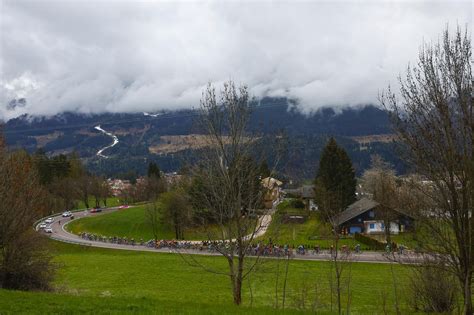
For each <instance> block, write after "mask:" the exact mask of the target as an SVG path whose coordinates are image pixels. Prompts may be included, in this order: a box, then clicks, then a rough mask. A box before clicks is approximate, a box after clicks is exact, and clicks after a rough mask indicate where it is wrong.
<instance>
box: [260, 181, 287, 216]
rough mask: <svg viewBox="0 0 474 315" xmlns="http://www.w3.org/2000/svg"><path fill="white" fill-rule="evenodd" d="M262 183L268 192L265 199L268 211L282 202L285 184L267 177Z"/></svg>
mask: <svg viewBox="0 0 474 315" xmlns="http://www.w3.org/2000/svg"><path fill="white" fill-rule="evenodd" d="M261 183H262V186H263V187H264V188H265V190H266V192H265V196H264V199H263V202H264V206H265V208H266V209H271V208H273V206H274V204H275V203H276V202H277V201H279V200H280V197H281V186H282V185H283V183H282V182H281V181H279V180H278V179H275V178H273V177H266V178H264V179H262V181H261Z"/></svg>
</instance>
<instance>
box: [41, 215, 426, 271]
mask: <svg viewBox="0 0 474 315" xmlns="http://www.w3.org/2000/svg"><path fill="white" fill-rule="evenodd" d="M118 210H119V208H118V207H111V208H107V209H104V210H102V212H100V213H90V212H88V211H87V210H83V211H78V212H74V219H72V220H71V219H70V218H64V217H62V216H61V215H56V216H52V218H53V219H54V222H53V223H52V224H51V228H52V230H53V231H52V233H45V234H46V235H48V236H49V237H50V238H52V239H54V240H58V241H61V242H66V243H74V244H79V245H85V246H93V247H100V248H109V249H121V250H134V251H144V252H159V253H178V250H176V249H169V248H160V249H155V248H150V247H146V246H142V245H134V246H132V245H123V244H113V243H104V242H99V241H89V240H85V239H82V238H81V237H79V236H78V235H75V234H72V233H69V232H68V231H66V229H65V226H66V225H67V224H69V223H70V222H72V221H74V220H78V219H81V218H85V217H93V216H99V215H104V214H107V213H112V212H115V211H118ZM269 220H271V219H269V218H266V219H265V221H266V222H265V223H264V224H265V227H267V226H268V224H269ZM38 225H39V223H38ZM35 228H36V230H38V226H36V227H35ZM265 230H266V228H265ZM41 233H44V232H41ZM263 233H264V232H263ZM263 233H258V234H259V236H260V234H263ZM179 253H186V254H196V255H208V256H219V255H220V254H219V253H210V252H208V251H200V250H192V249H187V250H179ZM262 257H264V256H262ZM264 258H273V257H264ZM395 258H396V259H397V260H399V261H401V262H403V263H416V262H417V261H419V260H420V259H421V257H420V256H419V255H416V254H413V253H407V254H404V255H398V254H395ZM292 259H296V260H322V261H329V260H331V255H330V254H329V253H326V252H324V253H320V254H307V255H294V256H293V258H292ZM350 260H351V261H353V262H372V263H389V262H390V260H389V259H388V258H387V257H386V255H385V254H384V253H382V252H370V251H364V252H361V253H359V254H355V253H353V254H352V256H351V259H350Z"/></svg>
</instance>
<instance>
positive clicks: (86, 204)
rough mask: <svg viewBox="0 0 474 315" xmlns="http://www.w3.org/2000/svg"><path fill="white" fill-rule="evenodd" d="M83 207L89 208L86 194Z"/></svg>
mask: <svg viewBox="0 0 474 315" xmlns="http://www.w3.org/2000/svg"><path fill="white" fill-rule="evenodd" d="M84 206H85V207H86V208H89V196H88V195H87V194H85V195H84Z"/></svg>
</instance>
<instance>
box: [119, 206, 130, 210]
mask: <svg viewBox="0 0 474 315" xmlns="http://www.w3.org/2000/svg"><path fill="white" fill-rule="evenodd" d="M128 207H129V205H121V206H120V207H118V208H119V209H127V208H128Z"/></svg>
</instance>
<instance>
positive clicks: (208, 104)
mask: <svg viewBox="0 0 474 315" xmlns="http://www.w3.org/2000/svg"><path fill="white" fill-rule="evenodd" d="M200 111H201V115H200V118H201V119H200V122H201V125H202V127H203V128H204V130H205V132H207V135H208V136H207V141H208V143H207V146H206V147H207V149H206V150H204V151H203V154H202V158H201V160H200V163H199V165H198V166H197V167H195V168H194V170H193V175H194V176H195V177H197V178H200V181H199V182H200V183H201V198H200V200H201V202H202V203H203V204H202V207H203V208H205V209H208V211H209V212H210V213H211V215H212V220H213V221H214V222H215V223H217V225H218V226H219V232H218V233H209V239H210V240H216V239H217V240H222V241H225V243H224V244H222V245H219V244H218V245H217V246H216V247H215V248H216V250H217V251H218V252H219V253H220V254H222V256H223V257H225V259H226V261H227V263H228V267H229V269H228V273H226V275H227V276H228V277H229V279H230V281H231V284H232V292H233V300H234V303H235V304H237V305H239V304H241V302H242V282H243V280H244V279H245V278H246V276H247V275H248V274H249V273H250V272H251V271H252V269H253V268H254V266H255V264H256V263H257V262H258V259H255V260H252V261H249V260H247V259H246V257H247V252H248V249H249V247H250V246H251V244H252V242H253V240H254V238H255V236H256V234H257V232H258V231H259V229H260V220H259V219H258V209H260V208H261V204H262V197H263V194H264V193H265V191H264V190H263V188H262V185H261V182H260V178H259V174H260V165H261V163H262V161H263V159H265V158H266V156H265V155H264V154H263V153H262V152H260V149H261V147H262V146H258V145H257V144H258V141H259V137H257V136H255V135H252V134H250V132H249V130H248V122H249V118H250V104H249V94H248V89H247V87H245V86H242V87H240V88H236V87H235V85H234V83H233V82H231V81H230V82H227V83H225V84H224V89H223V91H222V92H221V98H220V100H219V101H218V100H217V97H216V93H215V88H214V87H213V86H212V85H210V84H209V86H208V87H207V89H206V90H205V91H204V93H203V97H202V100H201V106H200Z"/></svg>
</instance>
